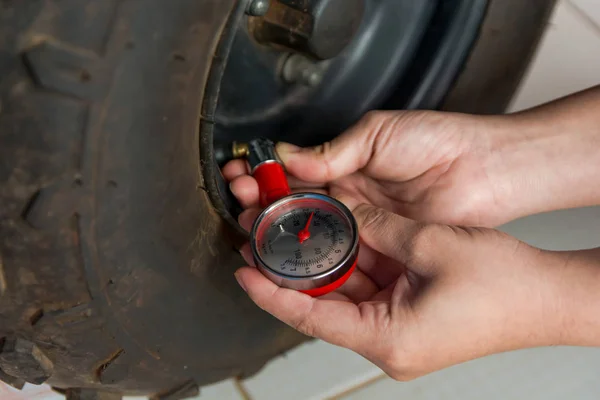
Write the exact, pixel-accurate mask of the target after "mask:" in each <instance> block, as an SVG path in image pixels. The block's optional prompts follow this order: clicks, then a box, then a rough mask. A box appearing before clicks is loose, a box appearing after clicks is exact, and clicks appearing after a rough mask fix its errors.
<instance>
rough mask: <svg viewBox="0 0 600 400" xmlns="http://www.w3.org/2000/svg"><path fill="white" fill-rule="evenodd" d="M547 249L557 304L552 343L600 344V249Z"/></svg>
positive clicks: (550, 283) (551, 319) (550, 320)
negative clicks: (557, 250) (551, 250)
mask: <svg viewBox="0 0 600 400" xmlns="http://www.w3.org/2000/svg"><path fill="white" fill-rule="evenodd" d="M545 253H546V254H547V257H549V259H548V261H547V263H546V265H544V268H546V269H547V270H546V271H545V272H546V273H547V280H546V281H547V283H548V286H549V287H550V290H549V291H550V292H551V293H552V298H551V299H549V300H548V301H549V302H551V303H552V304H554V307H553V311H554V316H550V315H548V318H547V322H548V324H547V331H548V332H551V335H552V337H551V341H550V343H549V344H554V345H568V346H600V291H599V290H598V287H600V249H592V250H579V251H565V252H545Z"/></svg>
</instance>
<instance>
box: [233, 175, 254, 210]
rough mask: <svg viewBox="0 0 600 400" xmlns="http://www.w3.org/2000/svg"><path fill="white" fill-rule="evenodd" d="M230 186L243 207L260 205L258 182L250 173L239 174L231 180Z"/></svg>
mask: <svg viewBox="0 0 600 400" xmlns="http://www.w3.org/2000/svg"><path fill="white" fill-rule="evenodd" d="M229 188H230V189H231V192H232V193H233V195H234V196H235V197H236V198H237V199H238V201H239V202H240V204H241V206H242V207H243V208H250V207H258V200H259V190H258V183H257V182H256V179H254V178H253V177H251V176H250V175H240V176H238V177H237V178H235V179H234V180H233V181H231V183H230V184H229Z"/></svg>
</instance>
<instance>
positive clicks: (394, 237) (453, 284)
mask: <svg viewBox="0 0 600 400" xmlns="http://www.w3.org/2000/svg"><path fill="white" fill-rule="evenodd" d="M341 200H342V201H343V202H344V203H345V204H346V205H348V207H349V208H350V209H351V210H352V211H353V214H354V216H355V217H356V220H357V223H358V227H359V231H360V236H361V247H360V251H359V259H358V268H357V269H356V270H355V272H354V273H353V274H352V275H351V276H350V278H349V279H348V281H347V282H346V283H345V284H344V285H342V286H341V287H340V288H339V289H337V290H336V291H335V292H332V293H329V294H326V295H324V296H321V297H319V298H312V297H310V296H308V295H306V294H303V293H301V292H297V291H294V290H290V289H285V288H280V287H278V286H277V285H275V284H274V283H273V282H271V281H270V280H268V279H267V278H266V277H265V276H263V275H262V274H261V273H260V271H258V270H257V269H256V268H254V267H243V268H241V269H239V270H238V271H237V272H236V278H237V280H238V282H239V283H240V286H242V288H244V290H245V291H246V292H247V293H248V295H249V296H250V298H251V299H252V300H253V301H254V302H255V303H256V304H257V305H258V306H259V307H261V308H262V309H264V310H265V311H267V312H269V313H271V314H272V315H274V316H275V317H277V318H278V319H280V320H281V321H283V322H285V323H287V324H289V325H290V326H292V327H294V328H296V329H297V330H299V331H300V332H302V333H304V334H307V335H309V336H314V337H317V338H320V339H323V340H325V341H327V342H329V343H332V344H335V345H338V346H343V347H346V348H349V349H351V350H353V351H355V352H357V353H359V354H361V355H363V356H364V357H365V358H367V359H369V360H371V361H372V362H373V363H375V364H376V365H378V366H379V367H380V368H381V369H383V370H384V371H385V372H386V373H388V374H389V375H390V376H391V377H393V378H395V379H399V380H407V379H412V378H415V377H418V376H421V375H424V374H427V373H429V372H432V371H435V370H438V369H441V368H444V367H448V366H450V365H454V364H457V363H460V362H463V361H467V360H471V359H473V358H477V357H481V356H484V355H487V354H492V353H497V352H502V351H507V350H513V349H519V348H525V347H532V346H542V345H551V344H558V343H559V339H560V338H561V329H562V324H563V320H564V313H563V312H562V311H563V310H561V307H560V305H561V304H562V301H561V297H560V293H557V290H556V288H557V285H556V282H560V281H561V279H560V278H557V277H556V276H555V275H556V273H557V271H562V270H563V269H562V268H561V266H562V265H564V263H565V259H564V257H563V256H559V255H556V254H552V253H547V252H541V251H539V250H538V249H534V248H532V247H530V246H528V245H526V244H524V243H522V242H519V241H518V240H516V239H514V238H512V237H510V236H508V235H506V234H503V233H501V232H499V231H496V230H493V229H485V228H461V227H454V226H448V225H439V224H426V223H419V222H416V221H412V220H409V219H407V218H403V217H401V216H399V215H396V214H393V213H390V212H388V211H385V210H383V209H381V208H377V207H373V206H371V205H367V204H358V203H356V202H355V201H353V199H350V198H342V199H341ZM255 216H256V213H255V212H253V211H248V212H246V213H244V214H243V215H242V216H241V219H240V223H241V224H242V226H243V227H244V228H246V229H249V228H250V225H251V224H252V221H253V220H254V217H255ZM242 254H243V255H244V258H245V259H246V261H247V262H248V263H249V264H250V265H252V264H253V261H252V256H251V254H250V252H249V247H248V245H246V246H245V247H244V248H243V249H242Z"/></svg>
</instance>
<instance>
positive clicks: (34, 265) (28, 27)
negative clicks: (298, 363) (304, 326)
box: [0, 0, 553, 399]
mask: <svg viewBox="0 0 600 400" xmlns="http://www.w3.org/2000/svg"><path fill="white" fill-rule="evenodd" d="M552 3H553V2H552V1H539V0H538V1H529V2H519V1H517V0H511V1H492V2H491V5H490V8H489V11H488V14H489V15H488V19H487V20H486V23H485V24H484V26H483V28H482V33H481V40H480V41H479V42H478V43H477V44H476V47H475V50H474V52H473V53H472V55H471V57H470V59H469V61H468V62H467V64H466V68H465V71H464V72H463V74H462V75H461V77H460V79H459V80H458V81H457V84H456V85H455V86H454V89H453V91H452V92H451V93H450V94H449V96H448V98H447V101H446V106H445V108H447V109H451V110H458V111H467V112H497V111H499V110H501V109H502V108H503V107H504V106H505V105H506V104H507V102H508V100H509V99H510V96H511V95H512V93H513V92H514V90H515V88H516V85H517V84H518V81H519V78H520V77H521V75H522V73H523V71H524V68H525V66H526V64H527V60H528V59H529V57H530V55H531V53H532V52H533V50H534V49H535V44H536V43H537V41H538V39H539V36H540V34H541V32H542V30H543V27H544V26H545V23H546V19H547V17H548V15H549V12H550V9H551V4H552ZM241 7H242V6H241V5H240V4H237V3H236V2H235V1H234V0H203V1H198V0H171V1H163V0H147V1H145V2H125V1H123V2H121V1H117V0H104V1H96V2H92V1H80V0H65V1H56V2H46V1H28V2H13V1H6V0H4V1H0V238H1V240H0V346H1V347H0V379H2V380H4V381H5V382H7V383H9V384H12V385H14V386H16V387H19V386H22V385H23V383H24V382H31V383H38V384H39V383H42V382H47V383H49V384H51V385H53V386H55V387H58V388H64V389H66V388H82V387H85V388H92V389H94V388H95V389H99V390H108V391H115V392H119V393H121V392H127V393H130V394H156V395H160V396H162V398H171V399H176V398H181V397H185V396H186V395H190V394H193V393H194V392H195V391H196V390H197V386H198V385H200V386H201V385H204V384H207V383H210V382H214V381H218V380H221V379H224V378H226V377H230V376H243V375H247V374H251V373H252V372H254V371H256V370H257V369H259V368H260V367H261V366H262V365H263V364H264V363H265V362H266V361H268V360H269V359H270V358H272V357H274V356H275V355H277V354H280V353H281V352H283V351H285V350H287V349H289V348H291V347H293V346H295V345H296V344H298V343H300V342H302V341H303V340H305V338H304V337H303V336H301V335H299V334H298V333H296V332H295V331H294V330H292V329H291V328H289V327H287V326H285V325H283V324H281V323H279V322H278V321H276V320H275V319H273V318H272V317H270V316H269V315H267V314H266V313H264V312H262V311H261V310H259V309H258V308H257V307H255V306H254V305H253V304H252V303H251V302H250V301H249V300H248V299H247V296H246V295H245V294H244V293H243V292H242V291H241V290H240V289H239V287H238V286H237V284H236V282H235V280H234V278H233V271H234V270H235V269H236V268H237V267H238V266H239V265H240V264H241V263H242V260H241V258H240V257H239V255H238V253H237V251H236V250H235V248H234V245H233V240H234V239H235V238H236V237H237V236H236V235H235V232H233V231H232V230H230V226H229V225H228V224H227V223H226V222H224V221H223V220H222V219H221V218H220V217H219V215H218V213H217V212H216V211H215V209H214V208H213V205H212V204H211V201H210V199H209V193H207V190H211V189H210V185H207V184H206V182H205V180H204V179H203V176H206V175H207V174H208V176H210V174H211V173H213V172H214V171H213V170H212V169H211V168H213V167H212V165H205V164H204V162H205V160H200V158H201V157H200V152H201V149H206V146H210V145H211V142H210V141H208V142H207V141H206V139H207V137H208V135H209V131H210V124H211V121H210V116H206V115H204V116H202V115H201V109H202V102H203V99H204V95H205V94H208V95H209V96H208V97H206V99H207V100H206V101H209V102H216V101H218V98H217V97H216V96H212V93H211V92H209V91H210V90H211V88H208V89H206V90H207V91H205V84H206V81H207V77H208V75H209V72H210V70H211V66H214V64H215V63H219V62H222V61H223V60H221V59H219V54H218V53H216V51H217V48H218V44H219V41H220V40H221V34H222V32H223V31H224V29H225V28H226V25H227V23H228V20H229V18H230V16H231V15H239V13H241V12H243V10H242V9H241ZM205 106H206V104H205ZM203 118H204V123H203V126H204V129H206V130H205V131H203V132H202V133H200V130H199V121H200V120H201V119H203ZM199 160H200V162H199ZM207 171H208V172H207ZM169 396H170V397H169Z"/></svg>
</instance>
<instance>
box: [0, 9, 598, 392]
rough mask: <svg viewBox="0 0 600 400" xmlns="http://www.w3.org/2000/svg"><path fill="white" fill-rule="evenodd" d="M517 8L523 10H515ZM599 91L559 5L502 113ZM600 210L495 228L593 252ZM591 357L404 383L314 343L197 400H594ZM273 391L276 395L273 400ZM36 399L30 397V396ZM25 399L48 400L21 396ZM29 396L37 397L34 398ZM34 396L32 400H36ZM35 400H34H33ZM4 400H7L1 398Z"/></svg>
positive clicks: (584, 35)
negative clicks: (593, 89)
mask: <svg viewBox="0 0 600 400" xmlns="http://www.w3.org/2000/svg"><path fill="white" fill-rule="evenodd" d="M524 1H526V0H524ZM597 84H600V0H562V1H561V2H560V3H559V5H558V7H557V9H556V11H555V13H554V15H553V18H552V22H551V23H550V24H549V26H548V29H547V33H546V36H545V38H544V40H543V42H542V45H541V47H540V49H539V51H538V54H537V57H536V59H535V61H534V63H533V64H532V67H531V69H530V71H529V73H528V75H527V78H526V79H525V81H524V84H523V85H522V87H521V89H520V90H519V92H518V94H517V96H516V97H515V99H514V101H513V103H512V106H511V110H513V111H516V110H521V109H524V108H528V107H531V106H535V105H537V104H540V103H543V102H546V101H548V100H552V99H555V98H558V97H561V96H563V95H566V94H569V93H572V92H576V91H578V90H581V89H584V88H587V87H591V86H594V85H597ZM599 221H600V207H596V208H586V209H579V210H566V211H560V212H555V213H550V214H545V215H537V216H532V217H528V218H525V219H522V220H519V221H514V222H512V223H510V224H507V225H506V226H504V227H502V229H503V230H505V231H506V232H508V233H510V234H512V235H514V236H516V237H518V238H520V239H522V240H525V241H527V242H529V243H531V244H533V245H535V246H538V247H543V248H548V249H575V248H585V247H595V246H598V245H599V244H600V223H599ZM599 377H600V349H583V348H569V347H564V348H544V349H531V350H525V351H518V352H512V353H506V354H499V355H495V356H492V357H487V358H484V359H480V360H475V361H471V362H469V363H465V364H462V365H458V366H455V367H452V368H449V369H446V370H444V371H440V372H437V373H434V374H431V375H429V376H426V377H423V378H420V379H417V380H415V381H412V382H408V383H399V382H395V381H392V380H391V379H389V378H387V377H384V376H383V375H382V374H381V371H379V370H378V369H377V368H376V367H374V366H373V365H371V364H370V363H369V362H368V361H366V360H364V359H363V358H361V357H360V356H357V355H356V354H353V353H351V352H349V351H347V350H345V349H341V348H338V347H335V346H331V345H328V344H326V343H323V342H318V341H315V342H311V343H308V344H306V345H303V346H301V347H299V348H297V349H295V350H293V351H291V352H289V353H288V354H286V355H285V356H283V357H279V358H277V359H275V360H273V361H272V362H271V363H270V364H269V365H267V367H266V368H264V369H263V370H262V371H261V372H260V373H259V374H258V375H256V376H255V377H252V378H250V379H248V380H246V381H244V382H241V389H242V391H239V390H238V389H239V387H238V384H237V383H236V382H234V381H233V380H228V381H225V382H221V383H218V384H215V385H212V386H208V387H205V388H202V393H201V395H200V396H199V397H198V399H200V400H248V399H252V400H271V399H286V400H310V399H315V400H317V399H326V398H338V399H343V400H351V399H352V400H358V399H365V400H366V399H371V398H374V399H381V400H386V399H411V400H425V399H427V400H429V399H450V400H451V399H461V400H469V399H545V400H550V399H557V400H559V399H560V400H562V399H567V398H569V399H578V400H587V399H589V400H592V399H599V398H600V379H599ZM275 387H277V390H275ZM37 389H39V388H37ZM3 390H8V389H4V388H3V387H2V386H0V398H1V399H3V400H4V399H8V398H9V397H8V396H9V394H8V393H9V392H10V393H11V394H15V393H16V392H15V391H12V390H9V392H4V391H3ZM28 390H29V391H28V392H25V393H21V394H25V395H26V396H25V397H15V399H18V400H20V399H36V400H42V399H43V400H55V398H56V397H55V395H54V394H51V395H48V396H49V397H43V396H41V395H40V394H39V393H38V392H35V390H36V388H34V387H28ZM38 391H39V390H38ZM36 393H37V394H36ZM34 396H35V397H34ZM11 399H12V398H11Z"/></svg>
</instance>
